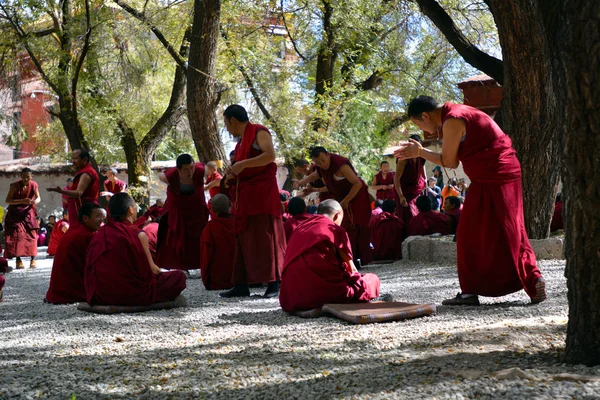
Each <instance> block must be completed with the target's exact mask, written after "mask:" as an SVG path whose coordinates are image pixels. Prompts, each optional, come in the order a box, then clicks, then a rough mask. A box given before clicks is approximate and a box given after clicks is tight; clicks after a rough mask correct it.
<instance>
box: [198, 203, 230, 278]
mask: <svg viewBox="0 0 600 400" xmlns="http://www.w3.org/2000/svg"><path fill="white" fill-rule="evenodd" d="M200 246H201V251H200V253H201V254H202V261H201V263H200V271H201V273H202V282H203V283H204V287H205V288H206V289H207V290H217V289H231V288H232V287H233V266H234V262H235V249H236V241H235V235H234V233H233V218H232V217H231V216H229V217H228V218H222V217H219V216H217V215H215V216H214V217H213V218H211V220H210V221H208V225H206V228H204V232H202V238H201V240H200Z"/></svg>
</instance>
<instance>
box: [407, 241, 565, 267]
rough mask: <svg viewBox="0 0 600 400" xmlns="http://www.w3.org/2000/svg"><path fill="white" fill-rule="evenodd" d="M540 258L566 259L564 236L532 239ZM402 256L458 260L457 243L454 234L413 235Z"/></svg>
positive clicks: (534, 249) (431, 260)
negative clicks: (435, 235)
mask: <svg viewBox="0 0 600 400" xmlns="http://www.w3.org/2000/svg"><path fill="white" fill-rule="evenodd" d="M530 242H531V247H532V248H533V251H534V252H535V256H536V258H537V259H538V260H552V259H564V258H565V257H564V249H563V238H559V237H555V238H549V239H541V240H534V239H530ZM402 258H403V259H404V260H409V261H424V262H437V263H442V262H456V243H455V242H452V236H446V237H429V236H411V237H409V238H407V239H406V240H405V241H404V242H403V243H402Z"/></svg>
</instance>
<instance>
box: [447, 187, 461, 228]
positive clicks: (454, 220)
mask: <svg viewBox="0 0 600 400" xmlns="http://www.w3.org/2000/svg"><path fill="white" fill-rule="evenodd" d="M461 207H462V203H461V202H460V199H459V198H458V197H457V196H448V197H446V199H445V200H444V214H446V215H447V216H448V218H450V233H451V234H455V233H456V230H457V229H458V222H459V221H460V214H461V213H462V208H461Z"/></svg>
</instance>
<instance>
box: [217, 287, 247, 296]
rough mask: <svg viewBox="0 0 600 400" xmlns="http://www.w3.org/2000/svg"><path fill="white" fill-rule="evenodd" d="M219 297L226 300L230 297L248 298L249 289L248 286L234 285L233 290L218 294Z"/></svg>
mask: <svg viewBox="0 0 600 400" xmlns="http://www.w3.org/2000/svg"><path fill="white" fill-rule="evenodd" d="M219 296H221V297H224V298H226V299H227V298H230V297H250V289H249V288H248V285H235V286H234V287H233V289H231V290H228V291H226V292H222V293H219Z"/></svg>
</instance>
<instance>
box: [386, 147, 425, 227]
mask: <svg viewBox="0 0 600 400" xmlns="http://www.w3.org/2000/svg"><path fill="white" fill-rule="evenodd" d="M424 165H425V159H424V158H416V159H413V160H406V165H405V166H404V171H402V176H400V189H401V190H402V194H403V195H404V197H406V202H407V203H408V207H404V206H402V204H400V198H399V197H398V192H397V191H396V190H394V201H395V202H396V215H397V216H398V217H400V219H401V220H402V221H403V222H404V225H405V226H408V224H409V223H410V220H411V219H412V217H414V216H415V215H417V214H418V213H419V209H418V208H417V197H419V196H420V195H421V194H422V193H423V190H425V187H426V186H427V179H426V177H425V175H424V173H425V172H424V169H423V166H424Z"/></svg>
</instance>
